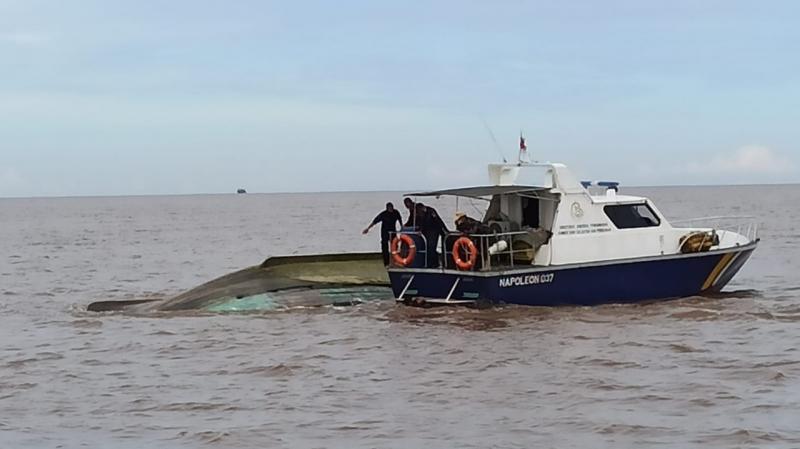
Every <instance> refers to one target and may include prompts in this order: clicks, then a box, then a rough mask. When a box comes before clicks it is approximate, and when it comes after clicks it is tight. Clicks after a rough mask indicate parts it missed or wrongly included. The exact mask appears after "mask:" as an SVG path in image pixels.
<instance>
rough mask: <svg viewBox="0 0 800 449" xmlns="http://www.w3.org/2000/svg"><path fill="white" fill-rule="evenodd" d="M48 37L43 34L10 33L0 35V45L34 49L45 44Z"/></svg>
mask: <svg viewBox="0 0 800 449" xmlns="http://www.w3.org/2000/svg"><path fill="white" fill-rule="evenodd" d="M49 40H50V37H49V36H48V35H46V34H44V33H32V32H12V33H2V34H0V43H2V42H5V43H10V44H13V45H18V46H20V47H36V46H40V45H43V44H45V43H47V42H48V41H49Z"/></svg>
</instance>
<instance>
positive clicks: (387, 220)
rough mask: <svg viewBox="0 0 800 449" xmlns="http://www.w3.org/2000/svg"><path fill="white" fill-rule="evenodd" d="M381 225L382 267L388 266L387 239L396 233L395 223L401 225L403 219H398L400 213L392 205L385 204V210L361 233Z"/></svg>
mask: <svg viewBox="0 0 800 449" xmlns="http://www.w3.org/2000/svg"><path fill="white" fill-rule="evenodd" d="M378 223H380V224H381V254H382V255H383V265H384V266H386V267H388V266H389V237H391V233H392V232H396V231H397V223H400V225H401V226H402V225H403V219H402V217H400V212H398V211H397V210H395V208H394V204H392V203H386V209H385V210H384V211H383V212H381V213H379V214H378V216H377V217H375V219H374V220H372V223H370V225H369V226H367V228H366V229H364V230H363V231H362V232H361V233H362V234H366V233H368V232H369V230H370V229H372V227H373V226H375V225H376V224H378Z"/></svg>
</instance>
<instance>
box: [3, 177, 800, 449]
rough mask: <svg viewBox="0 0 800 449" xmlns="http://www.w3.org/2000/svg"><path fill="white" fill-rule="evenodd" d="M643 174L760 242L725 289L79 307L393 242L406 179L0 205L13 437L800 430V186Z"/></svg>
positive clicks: (454, 442) (453, 443)
mask: <svg viewBox="0 0 800 449" xmlns="http://www.w3.org/2000/svg"><path fill="white" fill-rule="evenodd" d="M631 191H634V192H636V193H643V194H646V195H649V196H651V197H652V198H653V199H654V200H655V201H656V204H657V205H659V207H660V208H661V210H662V212H664V213H665V214H667V216H669V217H672V218H686V217H691V216H707V215H729V214H752V215H758V216H760V217H761V221H762V228H761V237H762V239H763V240H762V243H761V245H760V247H759V248H758V250H757V251H756V253H755V254H754V255H753V257H752V259H751V260H750V261H749V262H748V264H747V265H746V266H745V268H744V269H743V271H742V272H741V273H740V274H739V275H738V276H737V277H736V278H735V279H734V281H733V283H732V284H731V285H730V286H729V287H728V288H727V289H726V290H727V291H728V293H726V294H725V295H723V297H721V298H711V299H709V298H688V299H684V300H679V301H671V302H666V303H660V304H649V305H633V306H607V307H596V308H556V309H541V308H522V307H506V308H502V309H494V310H480V311H475V310H466V309H441V310H419V309H409V308H403V307H400V306H395V304H394V303H393V301H384V302H378V303H368V304H364V305H362V306H357V307H354V308H323V309H315V310H294V311H289V312H272V313H263V314H248V315H217V316H214V315H211V316H209V315H204V316H187V315H186V314H182V315H176V316H167V317H162V318H134V317H129V316H124V315H113V314H111V315H95V314H90V313H87V312H85V311H84V309H85V307H86V305H87V304H88V303H89V302H91V301H94V300H100V299H128V298H137V297H142V296H163V295H168V294H172V293H176V292H178V291H180V290H182V289H186V288H189V287H192V286H194V285H196V284H199V283H201V282H204V281H206V280H209V279H211V278H213V277H216V276H218V275H220V274H223V273H225V272H228V271H232V270H236V269H239V268H242V267H244V266H248V265H252V264H255V263H258V262H260V261H261V260H262V259H264V258H266V257H268V256H270V255H279V254H294V253H317V252H336V251H344V250H349V251H354V250H355V251H365V250H372V249H375V248H376V247H377V238H378V236H377V233H376V234H373V235H370V236H368V237H362V236H361V235H360V233H359V231H360V230H361V229H362V228H363V227H364V225H365V223H366V222H368V221H369V219H371V218H372V217H373V216H374V214H375V213H377V212H378V211H379V210H380V208H381V207H382V203H383V202H384V201H385V200H386V199H392V200H394V201H395V202H396V203H397V204H399V202H400V198H399V197H398V195H396V194H376V193H365V194H324V195H306V194H303V195H252V194H249V195H238V196H236V195H219V196H181V197H127V198H64V199H11V200H10V199H5V200H0V316H1V317H2V318H0V319H1V320H2V330H0V338H2V346H0V447H1V448H51V447H65V448H75V447H92V448H94V447H98V448H99V447H104V448H107V447H113V448H118V447H124V448H141V447H159V448H162V447H163V448H172V447H176V448H177V447H219V448H262V447H291V448H316V447H320V448H321V447H337V448H372V447H398V448H409V449H411V448H414V449H417V448H423V447H429V448H442V447H457V448H488V447H499V448H512V447H513V448H516V447H519V448H530V447H557V448H572V447H576V448H577V447H580V448H587V447H591V448H598V447H613V448H620V447H636V448H639V447H649V446H659V447H677V448H686V447H699V446H702V447H718V448H732V447H747V448H750V447H763V448H797V447H800V425H798V417H797V413H798V409H800V381H798V380H799V379H800V353H798V350H797V345H798V342H800V280H799V279H798V274H797V273H798V269H800V262H798V260H799V259H800V225H798V223H800V212H798V210H797V209H798V205H800V186H774V187H767V186H757V187H708V188H699V189H689V188H654V189H631ZM437 204H439V206H438V207H439V210H440V212H441V213H442V215H444V216H446V217H449V216H450V213H452V211H453V207H452V205H450V204H449V203H448V202H438V203H437ZM461 208H466V209H467V210H469V207H465V205H464V204H462V205H461Z"/></svg>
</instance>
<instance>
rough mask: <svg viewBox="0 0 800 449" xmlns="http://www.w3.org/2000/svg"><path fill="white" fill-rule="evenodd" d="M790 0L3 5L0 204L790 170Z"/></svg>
mask: <svg viewBox="0 0 800 449" xmlns="http://www.w3.org/2000/svg"><path fill="white" fill-rule="evenodd" d="M799 23H800V2H796V1H789V0H787V1H768V0H767V1H734V0H724V1H723V0H719V1H716V0H704V1H697V0H673V1H669V2H649V1H640V0H630V1H611V0H609V1H594V0H592V1H569V2H567V1H505V2H503V1H497V2H488V1H474V2H471V1H467V0H459V1H415V0H403V1H397V2H389V1H374V0H365V1H346V0H344V1H338V2H334V1H327V0H326V1H318V2H309V1H302V0H293V1H279V2H270V1H264V0H257V1H243V0H238V1H204V0H190V1H189V0H170V1H163V0H159V1H150V0H136V1H122V0H117V1H110V0H98V1H81V0H71V1H58V0H52V1H36V0H19V1H17V0H0V196H39V195H91V194H151V193H152V194H161V193H205V192H230V191H234V190H235V189H236V188H238V187H244V188H246V189H248V191H254V192H272V191H327V190H416V189H419V188H435V187H444V186H453V185H462V184H478V183H483V182H486V174H485V164H486V163H488V162H496V161H498V160H499V158H500V156H499V151H498V149H497V148H496V146H495V144H494V143H493V141H492V138H491V137H490V133H489V132H488V131H487V126H486V125H485V124H484V123H486V124H488V126H489V127H490V128H491V130H492V131H493V134H494V135H495V136H496V138H497V142H498V144H499V146H500V147H501V148H502V152H504V153H505V155H506V156H507V157H509V159H512V158H515V157H516V153H517V139H518V135H519V132H520V130H523V131H524V133H525V135H526V137H527V140H528V147H529V149H530V150H531V151H532V152H533V156H534V158H535V159H542V160H553V161H563V162H565V163H567V164H569V165H570V166H572V168H573V170H574V171H575V172H576V173H577V176H578V177H579V178H582V179H613V180H619V181H622V182H623V183H626V184H636V185H659V184H719V183H722V184H730V183H735V184H740V183H764V182H800V147H798V143H799V142H800V83H799V82H798V81H799V80H800V75H799V74H800V56H798V55H799V54H800V26H798V24H799Z"/></svg>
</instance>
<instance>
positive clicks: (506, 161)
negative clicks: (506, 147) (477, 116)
mask: <svg viewBox="0 0 800 449" xmlns="http://www.w3.org/2000/svg"><path fill="white" fill-rule="evenodd" d="M481 121H482V122H483V126H485V127H486V131H488V132H489V137H491V138H492V142H494V147H495V149H497V152H498V153H499V154H500V159H502V160H503V163H504V164H507V163H508V160H507V159H506V156H505V155H504V154H503V150H502V149H500V144H499V143H497V138H495V137H494V133H493V132H492V128H490V127H489V124H488V123H487V122H486V119H484V118H483V117H481Z"/></svg>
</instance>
